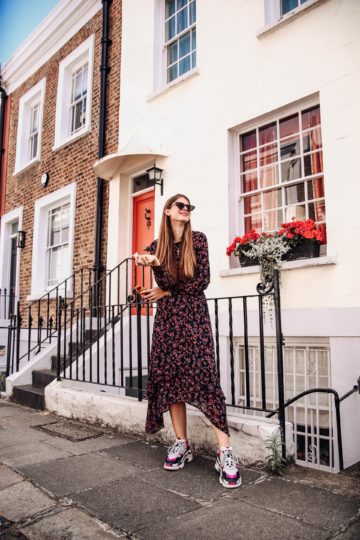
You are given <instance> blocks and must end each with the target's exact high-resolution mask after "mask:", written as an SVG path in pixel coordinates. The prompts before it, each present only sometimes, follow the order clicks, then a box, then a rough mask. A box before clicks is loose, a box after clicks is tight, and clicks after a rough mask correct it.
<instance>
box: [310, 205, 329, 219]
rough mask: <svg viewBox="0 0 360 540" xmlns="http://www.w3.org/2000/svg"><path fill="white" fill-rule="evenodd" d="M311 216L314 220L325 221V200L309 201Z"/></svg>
mask: <svg viewBox="0 0 360 540" xmlns="http://www.w3.org/2000/svg"><path fill="white" fill-rule="evenodd" d="M309 218H310V219H313V220H314V221H325V219H326V217H325V201H316V202H313V203H309Z"/></svg>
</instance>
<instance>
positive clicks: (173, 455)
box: [164, 439, 194, 471]
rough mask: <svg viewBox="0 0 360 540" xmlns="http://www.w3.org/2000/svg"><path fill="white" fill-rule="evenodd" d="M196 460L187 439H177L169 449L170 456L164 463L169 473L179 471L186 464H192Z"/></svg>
mask: <svg viewBox="0 0 360 540" xmlns="http://www.w3.org/2000/svg"><path fill="white" fill-rule="evenodd" d="M193 459H194V457H193V455H192V451H191V448H190V446H189V443H188V442H187V441H186V440H185V439H176V441H175V442H174V444H173V445H172V446H171V447H170V448H169V449H168V455H167V457H166V460H165V463H164V469H166V470H167V471H178V470H179V469H182V468H183V467H184V465H185V463H187V462H188V463H190V461H192V460H193Z"/></svg>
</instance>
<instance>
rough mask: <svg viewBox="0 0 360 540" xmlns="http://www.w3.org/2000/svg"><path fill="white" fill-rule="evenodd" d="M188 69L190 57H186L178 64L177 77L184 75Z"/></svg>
mask: <svg viewBox="0 0 360 540" xmlns="http://www.w3.org/2000/svg"><path fill="white" fill-rule="evenodd" d="M189 69H190V56H186V58H184V59H183V60H180V62H179V75H182V74H183V73H186V72H187V71H189Z"/></svg>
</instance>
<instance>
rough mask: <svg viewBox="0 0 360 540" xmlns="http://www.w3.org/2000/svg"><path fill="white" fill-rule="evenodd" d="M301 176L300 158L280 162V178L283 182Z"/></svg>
mask: <svg viewBox="0 0 360 540" xmlns="http://www.w3.org/2000/svg"><path fill="white" fill-rule="evenodd" d="M300 177H301V159H300V158H299V159H291V160H290V161H285V162H284V163H282V164H281V179H282V181H283V182H289V181H290V180H296V179H297V178H300Z"/></svg>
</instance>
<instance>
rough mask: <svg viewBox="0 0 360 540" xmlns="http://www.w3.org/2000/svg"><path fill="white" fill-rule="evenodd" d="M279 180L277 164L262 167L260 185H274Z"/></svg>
mask: <svg viewBox="0 0 360 540" xmlns="http://www.w3.org/2000/svg"><path fill="white" fill-rule="evenodd" d="M278 182H279V178H278V168H277V165H275V166H273V167H267V168H266V169H260V187H268V186H274V185H276V184H277V183H278Z"/></svg>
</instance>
